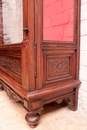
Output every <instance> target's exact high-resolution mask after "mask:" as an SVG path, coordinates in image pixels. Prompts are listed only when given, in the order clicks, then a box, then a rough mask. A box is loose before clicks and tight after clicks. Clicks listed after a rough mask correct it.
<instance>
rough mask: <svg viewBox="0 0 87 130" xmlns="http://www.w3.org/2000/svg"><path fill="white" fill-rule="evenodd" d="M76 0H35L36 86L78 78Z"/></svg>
mask: <svg viewBox="0 0 87 130" xmlns="http://www.w3.org/2000/svg"><path fill="white" fill-rule="evenodd" d="M66 3H67V4H66ZM78 4H79V0H78V1H77V0H71V1H68V0H63V1H62V0H58V1H57V0H52V1H48V0H36V5H35V41H36V45H37V78H36V86H37V89H41V88H46V87H54V86H60V85H61V84H67V83H69V82H72V81H74V80H76V79H78V64H79V61H78V55H79V54H78V50H79V38H78V37H77V35H79V25H78V24H77V23H78V18H79V16H78V13H77V12H78V10H79V9H78Z"/></svg>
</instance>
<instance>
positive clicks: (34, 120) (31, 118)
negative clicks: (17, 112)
mask: <svg viewBox="0 0 87 130" xmlns="http://www.w3.org/2000/svg"><path fill="white" fill-rule="evenodd" d="M25 120H26V121H27V122H28V124H29V125H30V127H31V128H35V127H36V126H37V124H38V122H39V120H40V114H39V113H27V114H26V116H25Z"/></svg>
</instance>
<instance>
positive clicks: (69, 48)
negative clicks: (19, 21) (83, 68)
mask: <svg viewBox="0 0 87 130" xmlns="http://www.w3.org/2000/svg"><path fill="white" fill-rule="evenodd" d="M2 4H3V3H2V2H0V19H1V21H3V17H2ZM22 11H23V41H22V42H21V43H14V44H12V43H9V44H4V42H3V26H2V24H3V22H0V90H3V89H4V90H5V91H6V92H7V94H8V96H9V97H10V98H13V99H15V100H16V101H20V100H21V101H22V102H23V106H24V108H25V109H26V110H27V114H26V116H25V119H26V121H27V122H28V123H29V125H30V126H31V127H35V126H36V125H37V124H38V122H39V119H40V111H41V110H42V108H43V106H44V105H45V104H48V103H51V102H54V101H55V102H57V103H62V101H63V100H64V99H65V98H67V102H68V107H69V108H70V109H71V110H74V111H75V110H77V104H78V89H79V85H80V81H79V57H80V56H79V51H80V0H71V1H69V0H63V1H62V0H56V1H55V0H52V1H50V0H23V10H22Z"/></svg>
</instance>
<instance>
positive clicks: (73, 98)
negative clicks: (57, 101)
mask: <svg viewBox="0 0 87 130" xmlns="http://www.w3.org/2000/svg"><path fill="white" fill-rule="evenodd" d="M68 99H69V100H68V107H69V108H70V109H71V110H73V111H76V110H77V107H78V89H77V88H76V89H75V93H74V94H73V95H70V96H69V97H68Z"/></svg>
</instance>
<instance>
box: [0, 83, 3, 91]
mask: <svg viewBox="0 0 87 130" xmlns="http://www.w3.org/2000/svg"><path fill="white" fill-rule="evenodd" d="M2 90H3V84H2V83H1V82H0V91H2Z"/></svg>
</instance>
